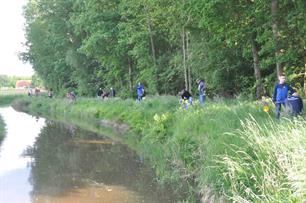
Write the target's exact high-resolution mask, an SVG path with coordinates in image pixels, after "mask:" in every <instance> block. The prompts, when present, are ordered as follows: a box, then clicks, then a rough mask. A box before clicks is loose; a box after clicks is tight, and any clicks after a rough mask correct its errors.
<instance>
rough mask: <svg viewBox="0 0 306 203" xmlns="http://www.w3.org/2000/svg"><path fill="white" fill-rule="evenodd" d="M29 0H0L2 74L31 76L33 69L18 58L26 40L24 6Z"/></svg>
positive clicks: (0, 66) (0, 59)
mask: <svg viewBox="0 0 306 203" xmlns="http://www.w3.org/2000/svg"><path fill="white" fill-rule="evenodd" d="M26 2H27V0H0V28H1V31H0V75H3V74H4V75H10V76H12V75H16V76H31V75H32V74H33V72H34V71H33V69H32V68H31V65H30V64H24V63H23V62H22V61H20V60H19V59H18V53H19V52H21V51H23V50H24V47H23V46H22V43H24V42H25V37H24V23H25V19H24V18H23V16H22V12H23V10H22V7H23V5H25V4H26Z"/></svg>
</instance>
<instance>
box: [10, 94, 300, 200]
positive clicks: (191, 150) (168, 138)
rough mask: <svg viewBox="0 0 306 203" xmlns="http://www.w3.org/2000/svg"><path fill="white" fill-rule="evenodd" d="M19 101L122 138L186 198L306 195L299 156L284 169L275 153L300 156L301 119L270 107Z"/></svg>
mask: <svg viewBox="0 0 306 203" xmlns="http://www.w3.org/2000/svg"><path fill="white" fill-rule="evenodd" d="M17 104H18V105H15V106H19V108H21V109H22V110H24V111H28V112H31V113H40V114H42V115H44V116H47V117H51V118H58V119H60V120H65V121H68V122H73V123H76V124H79V125H81V126H83V127H85V128H87V129H91V130H94V131H96V132H100V133H107V134H108V135H109V136H112V138H113V139H117V140H120V141H121V142H123V143H126V144H128V145H129V146H130V147H132V148H133V149H135V150H136V151H137V152H138V153H139V154H141V155H142V156H144V157H145V158H146V159H147V160H149V161H150V163H151V165H152V166H153V167H154V168H155V171H156V174H157V177H158V178H159V181H160V182H161V183H172V184H173V185H175V187H176V188H178V190H181V191H185V192H186V193H187V194H186V195H187V198H186V201H185V202H195V201H196V193H199V192H201V194H202V195H203V196H205V195H206V196H209V195H211V194H212V193H213V194H215V195H216V197H218V198H226V199H228V200H230V201H237V202H247V201H249V202H262V201H264V202H275V201H276V200H281V199H282V198H284V197H285V196H286V198H287V199H286V200H288V201H291V200H292V201H296V202H299V201H300V200H301V198H302V197H303V196H304V195H305V185H303V183H300V182H299V181H300V180H306V175H305V174H303V173H302V172H303V171H302V172H301V170H298V169H299V167H300V168H301V167H304V168H306V167H305V164H304V163H305V161H304V159H301V158H296V159H294V160H296V163H292V164H293V165H294V167H292V168H290V167H291V165H290V164H291V163H288V164H289V165H288V166H285V168H282V166H283V163H280V162H279V156H282V157H283V156H285V157H287V158H290V159H288V160H293V158H292V157H295V156H296V155H297V154H298V153H300V152H303V153H304V154H305V149H306V144H305V137H306V136H305V129H306V122H305V121H303V120H301V121H297V122H295V121H286V120H281V121H280V122H276V121H275V120H274V119H273V117H274V113H273V109H272V111H270V112H269V113H265V112H264V111H263V109H262V106H261V105H260V104H257V103H255V102H249V101H241V100H224V101H222V100H221V101H218V102H208V103H206V104H205V106H204V107H201V106H199V105H198V104H195V105H193V106H192V107H191V108H189V109H188V110H186V109H184V108H181V107H180V105H179V103H178V101H177V99H176V98H175V97H155V98H151V99H148V100H145V101H143V102H141V103H138V102H135V101H134V100H120V99H114V100H112V99H111V100H107V101H100V100H97V99H90V98H81V99H78V101H76V102H75V103H73V104H71V103H69V102H68V101H66V100H61V99H48V98H22V99H20V100H19V102H17ZM105 119H106V120H111V121H115V122H117V123H125V124H128V125H129V126H130V130H129V131H128V132H126V133H125V134H120V133H119V134H114V135H112V134H111V133H110V132H111V131H105V129H104V128H102V130H101V129H100V127H99V125H98V122H99V121H100V120H105ZM255 121H256V122H255ZM295 129H298V130H295ZM279 134H281V135H280V136H278V135H279ZM297 134H299V135H301V136H296V135H297ZM278 138H280V140H278ZM285 138H286V139H285ZM286 141H288V145H289V146H287V145H285V144H284V142H286ZM289 141H290V142H289ZM296 143H300V144H299V145H296ZM300 149H302V151H296V150H300ZM303 150H304V151H303ZM281 152H284V153H285V154H281ZM303 153H302V155H303ZM280 154H281V155H280ZM232 168H234V169H232ZM291 169H292V170H293V171H292V172H290V170H291ZM267 173H268V174H267ZM295 175H296V177H298V178H296V177H295ZM254 177H255V178H254ZM267 177H273V178H275V180H276V182H277V184H275V185H273V184H272V183H274V182H272V183H269V182H268V181H269V180H267ZM301 178H302V179H301ZM273 180H274V179H273ZM271 184H272V186H271ZM282 191H284V194H283V195H282ZM211 201H212V200H211ZM276 202H277V201H276Z"/></svg>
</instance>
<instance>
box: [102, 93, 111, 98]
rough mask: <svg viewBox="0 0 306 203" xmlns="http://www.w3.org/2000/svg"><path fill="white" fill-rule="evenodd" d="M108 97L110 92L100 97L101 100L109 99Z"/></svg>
mask: <svg viewBox="0 0 306 203" xmlns="http://www.w3.org/2000/svg"><path fill="white" fill-rule="evenodd" d="M109 95H110V92H103V94H102V96H101V97H102V99H106V98H108V97H109Z"/></svg>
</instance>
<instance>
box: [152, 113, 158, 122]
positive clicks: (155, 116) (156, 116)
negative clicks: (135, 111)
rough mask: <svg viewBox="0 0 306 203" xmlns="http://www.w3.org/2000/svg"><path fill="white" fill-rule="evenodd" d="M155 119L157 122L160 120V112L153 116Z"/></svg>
mask: <svg viewBox="0 0 306 203" xmlns="http://www.w3.org/2000/svg"><path fill="white" fill-rule="evenodd" d="M153 119H154V120H155V121H156V122H158V121H159V115H158V114H155V115H154V117H153Z"/></svg>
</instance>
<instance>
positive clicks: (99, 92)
mask: <svg viewBox="0 0 306 203" xmlns="http://www.w3.org/2000/svg"><path fill="white" fill-rule="evenodd" d="M102 94H103V90H102V88H101V87H100V88H99V90H98V92H97V97H99V98H101V97H102Z"/></svg>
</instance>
